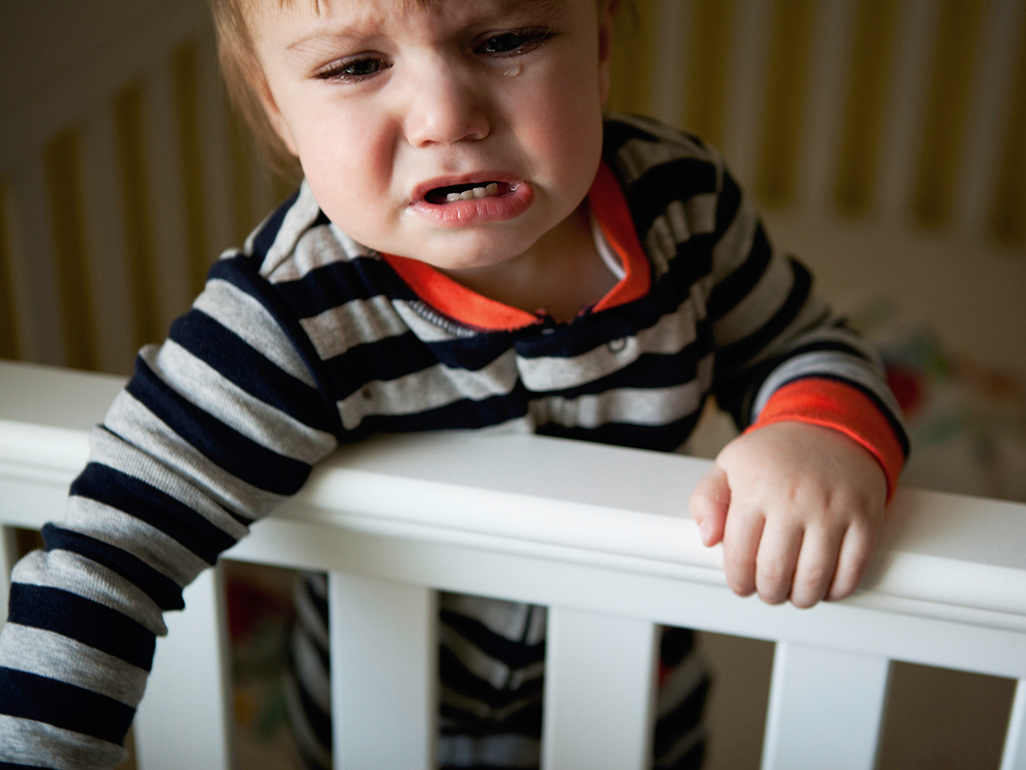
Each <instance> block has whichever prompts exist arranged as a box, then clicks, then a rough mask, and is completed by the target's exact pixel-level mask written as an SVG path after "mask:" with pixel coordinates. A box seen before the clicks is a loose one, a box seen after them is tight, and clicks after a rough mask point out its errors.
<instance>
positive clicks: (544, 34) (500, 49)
mask: <svg viewBox="0 0 1026 770" xmlns="http://www.w3.org/2000/svg"><path fill="white" fill-rule="evenodd" d="M550 37H552V32H551V31H550V30H548V29H514V30H511V31H509V32H502V33H500V34H497V35H492V36H491V37H489V38H487V39H486V40H485V41H484V42H483V43H481V44H480V45H479V46H478V47H477V48H475V49H474V51H475V52H476V53H484V54H492V55H500V56H501V55H504V54H505V55H507V56H509V55H517V54H522V53H527V52H528V51H532V50H534V49H535V48H537V47H538V46H539V45H541V44H542V43H544V42H545V41H546V40H548V39H549V38H550Z"/></svg>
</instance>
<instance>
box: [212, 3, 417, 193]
mask: <svg viewBox="0 0 1026 770" xmlns="http://www.w3.org/2000/svg"><path fill="white" fill-rule="evenodd" d="M274 1H275V2H277V3H278V7H279V8H291V7H292V6H294V5H295V4H296V3H297V2H304V1H305V2H308V3H310V5H312V6H313V7H314V9H315V10H317V11H319V10H320V0H274ZM261 2H266V3H269V2H272V0H210V11H211V14H212V15H213V18H214V29H215V31H216V34H217V55H218V59H219V60H220V63H221V72H222V73H223V75H224V81H225V85H226V87H227V89H228V97H229V99H230V100H231V102H232V105H233V106H234V107H235V109H236V110H238V112H239V114H240V115H241V116H242V117H243V119H244V120H245V121H246V123H247V125H249V128H250V130H251V131H252V132H253V137H254V139H255V140H256V144H257V149H258V150H259V151H260V154H261V156H262V157H263V158H264V160H265V161H266V162H267V164H268V165H269V166H270V167H271V168H272V169H273V170H274V171H276V172H277V173H279V174H282V175H284V176H286V177H291V178H298V177H299V174H300V170H299V163H298V161H297V159H296V158H295V157H294V156H293V155H292V154H291V153H290V152H289V151H288V150H287V149H286V148H285V145H284V144H283V143H282V141H281V138H280V137H279V136H278V134H277V133H276V132H275V130H274V128H272V126H271V122H270V121H269V120H268V118H267V114H266V113H265V112H264V107H263V104H262V103H261V101H260V96H259V94H258V93H257V88H259V79H260V78H262V77H263V75H262V74H261V68H260V62H259V61H258V59H257V54H256V48H255V47H254V45H253V37H252V34H251V28H250V25H249V21H248V18H249V16H248V15H249V14H251V13H252V11H253V9H254V8H255V7H257V4H258V3H261ZM394 2H395V4H396V9H397V10H399V11H403V10H406V9H407V8H411V7H415V6H427V5H430V4H432V3H433V2H435V0H394Z"/></svg>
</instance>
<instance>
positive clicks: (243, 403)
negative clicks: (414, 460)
mask: <svg viewBox="0 0 1026 770" xmlns="http://www.w3.org/2000/svg"><path fill="white" fill-rule="evenodd" d="M604 158H605V160H604V165H603V167H602V169H601V170H600V173H599V176H598V177H597V179H596V184H595V186H594V187H593V189H592V193H591V194H590V196H589V207H590V208H591V211H592V213H593V214H594V216H595V219H596V221H597V223H598V226H599V229H600V231H601V233H602V236H601V238H602V240H604V241H605V242H606V243H607V244H608V245H609V246H610V247H612V249H613V251H614V252H615V253H616V256H617V258H618V260H619V261H620V262H621V264H622V267H623V270H624V273H625V274H624V277H623V279H621V280H620V282H619V283H618V284H617V286H616V287H615V288H614V289H613V290H612V291H611V292H610V294H609V295H607V297H605V298H603V299H602V300H600V301H599V302H598V303H597V304H596V305H595V306H594V307H592V308H589V309H587V310H585V311H583V312H582V313H581V314H580V315H579V316H578V317H577V318H576V319H575V320H574V321H573V322H572V323H556V322H554V321H553V320H552V319H551V318H549V317H547V316H545V315H544V314H528V313H523V312H522V311H519V310H516V309H514V308H505V307H503V306H500V305H498V303H495V302H492V301H491V300H487V299H485V298H483V297H478V296H477V295H473V294H472V293H471V292H469V291H468V290H466V289H463V288H462V287H460V286H458V285H457V284H454V283H452V282H451V281H447V279H444V278H443V277H442V276H441V274H439V273H436V272H434V271H432V270H431V269H430V268H427V267H426V266H423V265H422V263H418V262H414V261H412V260H404V259H401V258H398V257H390V256H388V255H382V254H379V253H377V252H374V251H372V250H369V249H367V248H365V247H363V246H361V245H360V244H358V243H356V242H354V241H353V240H352V239H351V238H349V237H348V236H346V235H345V234H344V233H343V232H341V231H340V230H339V229H338V228H337V227H335V226H334V225H333V224H332V223H331V222H330V221H328V219H327V218H326V217H325V216H324V214H323V213H322V212H321V211H320V209H319V207H318V205H317V202H316V201H315V200H314V199H313V197H312V195H311V192H310V190H309V188H308V187H307V186H306V185H305V184H304V185H303V186H301V187H300V189H299V191H298V192H297V193H296V194H295V195H294V196H293V197H292V198H290V199H289V200H288V201H286V202H285V203H284V204H283V205H282V206H281V207H280V208H279V209H278V210H277V211H276V212H274V214H272V215H271V216H270V217H269V218H268V219H267V220H266V221H265V222H264V223H263V224H262V225H261V226H260V227H259V228H258V229H257V230H256V231H255V232H254V234H253V235H252V236H251V237H250V238H249V239H248V240H247V242H246V244H245V247H244V248H243V249H242V250H241V251H237V252H228V253H226V254H225V255H223V256H222V258H221V259H220V260H219V261H218V262H217V263H216V264H215V265H214V266H213V268H212V269H211V271H210V274H209V279H208V283H207V286H206V288H205V290H204V291H203V293H202V294H201V295H200V297H199V298H198V299H197V300H196V302H195V304H194V306H193V308H192V309H191V310H190V311H189V312H188V313H187V314H186V315H184V316H183V317H182V318H180V319H179V320H178V321H176V322H175V323H174V324H173V326H172V328H171V331H170V334H169V337H168V339H167V341H165V343H164V344H163V345H161V346H160V347H148V348H144V349H143V350H142V351H141V352H140V355H139V357H138V359H137V362H136V371H135V374H134V376H133V377H132V379H131V381H130V382H129V384H128V385H127V387H126V388H125V390H124V391H123V392H122V393H121V394H120V395H119V396H118V398H117V399H116V400H115V402H114V404H113V405H112V407H111V409H110V411H109V413H108V415H107V417H106V418H105V420H104V422H103V424H102V425H100V426H98V427H97V428H96V429H95V430H94V432H93V434H92V438H91V456H90V461H89V464H88V465H87V466H86V468H85V470H84V471H83V472H82V474H81V475H80V476H79V477H78V479H77V480H76V481H75V482H74V484H73V485H72V488H71V494H70V497H69V501H68V508H67V512H66V520H65V521H64V522H63V523H62V524H61V525H59V526H58V525H48V526H47V527H46V528H45V529H44V538H45V541H46V548H45V550H42V551H37V552H34V553H32V554H30V555H28V556H27V557H25V558H24V559H23V560H22V561H21V562H19V564H18V565H17V566H16V568H15V572H14V575H13V578H12V588H11V599H10V610H9V617H8V622H7V624H6V625H5V626H4V628H3V631H2V634H0V761H6V762H8V763H13V764H23V765H42V766H65V765H72V764H74V765H75V766H82V767H104V766H109V765H111V764H114V763H116V762H117V761H119V760H120V759H121V758H122V756H123V750H122V749H121V743H122V741H123V739H124V736H125V733H126V731H127V729H128V726H129V724H130V722H131V719H132V717H133V715H134V711H135V707H136V705H137V704H138V701H139V699H140V698H141V696H142V692H143V687H144V684H145V681H146V676H147V672H148V671H149V668H150V663H151V660H152V655H153V649H154V642H155V637H156V636H158V635H161V634H163V633H165V630H166V629H165V626H164V622H163V619H162V612H163V611H165V610H172V609H180V608H181V607H182V596H181V589H182V587H183V586H185V585H186V584H188V583H189V582H190V581H191V580H192V579H193V578H195V577H196V575H197V574H198V573H199V572H200V571H201V570H203V569H205V568H206V567H208V566H210V565H211V564H213V563H214V562H215V560H216V559H217V557H218V554H220V553H221V552H222V551H223V550H225V549H226V548H228V547H230V546H231V545H232V544H234V543H235V542H236V541H237V540H238V539H239V538H241V537H243V536H244V535H245V534H246V532H247V530H248V527H249V525H250V524H252V523H253V522H254V521H256V520H257V519H259V518H261V517H263V516H265V515H266V514H268V513H269V512H270V511H272V510H273V509H274V508H275V506H276V505H278V504H279V503H280V502H281V501H282V500H283V499H285V498H286V497H287V496H289V495H291V494H293V493H295V492H296V491H297V490H298V489H299V488H300V487H301V486H302V485H303V483H304V482H305V480H306V479H307V477H308V475H309V473H310V470H311V467H312V466H313V465H315V464H316V463H317V462H319V461H320V460H321V459H323V458H324V457H325V456H327V455H328V454H329V453H331V452H332V450H333V449H335V447H336V446H338V444H339V443H340V442H353V441H358V440H360V439H362V438H363V437H365V436H368V435H370V434H373V433H378V432H386V431H387V432H410V431H422V430H432V429H440V428H445V429H453V428H468V429H479V428H493V427H494V428H501V429H508V430H518V431H528V432H536V433H543V434H548V435H554V436H562V437H567V438H577V439H583V440H589V441H599V442H606V443H612V444H619V445H624V446H633V447H645V448H649V449H661V450H672V449H675V448H677V447H679V446H680V445H681V444H682V443H683V442H684V441H685V439H686V438H687V437H688V435H689V433H690V432H691V430H692V429H693V427H694V425H695V423H696V421H697V419H698V415H699V413H700V411H701V409H702V406H703V404H704V402H705V401H706V399H707V398H708V397H709V396H710V395H712V396H714V397H715V399H716V401H717V403H718V404H719V406H720V407H721V408H723V409H726V410H728V411H729V412H730V413H731V414H732V415H733V416H734V418H735V420H736V421H737V423H738V425H739V426H741V427H745V426H747V425H750V424H751V423H752V422H753V421H755V420H756V419H758V417H759V415H760V413H761V412H762V411H763V410H765V409H767V407H768V406H770V407H773V406H774V405H776V413H778V414H779V413H784V414H785V415H788V414H790V415H791V418H795V416H797V418H799V419H800V418H801V416H802V414H801V408H800V407H795V408H790V407H787V405H785V408H783V409H781V408H780V401H779V400H776V401H775V400H774V396H775V394H779V393H783V392H785V391H787V389H788V388H794V387H795V386H796V385H797V386H799V387H801V386H802V383H810V382H811V383H816V382H829V383H835V384H836V383H840V387H841V388H842V391H843V393H845V394H847V395H848V396H850V397H851V398H850V399H848V400H847V401H846V403H849V402H850V403H854V404H856V408H853V409H848V410H847V412H853V413H854V414H855V415H856V416H855V417H854V418H852V419H850V420H849V419H847V418H846V417H843V416H842V417H841V418H838V417H837V416H836V414H834V413H833V412H831V410H830V409H827V412H830V414H827V415H826V417H825V418H824V420H825V422H826V423H830V422H831V420H833V421H834V422H836V423H837V424H838V425H839V426H840V427H842V428H843V429H845V430H846V431H848V432H849V434H850V435H853V436H855V437H856V438H857V439H860V440H863V443H864V444H866V445H867V447H869V448H871V451H874V452H875V453H876V454H877V456H878V457H880V458H881V462H882V463H883V464H884V467H885V469H887V470H888V477H889V479H893V478H894V477H895V476H896V473H897V469H898V468H900V464H901V459H902V455H903V454H904V452H905V450H906V445H905V438H904V433H903V431H902V428H901V426H900V422H899V421H900V417H899V416H898V410H897V408H896V406H895V405H894V404H893V400H892V398H891V396H890V394H889V392H888V391H887V389H886V387H885V385H884V383H883V379H882V376H881V371H880V368H879V366H878V364H877V362H876V360H875V358H874V356H873V354H872V353H871V352H870V351H869V350H868V349H867V348H866V347H865V345H864V344H863V343H862V342H861V341H860V340H859V339H858V338H857V337H856V336H855V335H854V334H852V333H851V332H850V331H848V330H847V329H846V328H845V327H844V326H843V324H842V323H840V322H839V320H838V319H837V318H835V317H834V316H833V315H832V313H831V311H830V309H829V308H828V306H827V305H825V304H824V303H823V302H821V301H820V300H819V299H817V298H816V297H815V295H813V294H812V293H811V279H810V277H809V274H808V272H807V271H806V270H805V269H804V268H803V267H802V266H801V265H800V264H799V263H798V262H796V261H794V260H793V259H789V258H786V257H785V256H783V255H781V254H779V253H777V252H775V251H774V250H773V249H772V248H771V247H770V244H769V242H768V240H767V238H766V235H765V234H764V232H763V229H762V227H761V225H760V223H759V220H758V218H757V216H756V215H755V214H754V212H753V211H752V209H751V208H750V207H749V205H748V204H747V203H746V202H745V200H744V199H743V197H742V195H741V192H740V190H739V188H738V187H737V185H736V184H735V183H734V181H733V180H732V179H731V177H730V176H729V174H728V173H727V172H726V171H725V169H724V167H723V164H722V162H721V160H720V158H719V157H718V156H717V155H716V154H715V153H714V152H713V151H711V150H710V149H709V148H707V147H705V146H703V145H702V144H701V143H699V142H698V141H696V140H694V139H691V138H689V137H686V136H683V135H681V134H679V133H677V132H675V131H671V130H670V129H667V128H665V127H663V126H661V125H659V124H657V123H654V122H649V121H643V120H639V119H616V120H610V121H609V122H608V123H607V126H606V134H605V148H604ZM842 400H844V399H842ZM789 403H791V402H789ZM793 403H794V404H800V403H801V401H800V399H798V400H793ZM859 404H869V405H870V408H869V410H868V411H867V410H866V409H864V408H861V407H859V406H858V405H859ZM789 408H790V411H789ZM841 412H845V414H847V412H846V411H845V410H844V409H842V410H841ZM867 424H868V425H870V427H869V428H866V427H865V426H866V425H867ZM881 425H883V426H884V428H883V429H882V430H881V428H880V426H881ZM867 435H868V436H875V437H876V438H875V439H873V438H869V439H866V438H865V436H867ZM880 436H884V438H882V439H881V438H880ZM454 602H455V600H454ZM455 604H456V605H459V606H455V605H453V606H448V605H447V604H446V603H445V602H443V603H442V607H443V611H445V610H446V609H447V608H448V610H449V611H451V615H450V616H449V621H448V626H449V628H450V629H455V630H453V635H452V636H450V642H451V643H450V644H449V649H450V650H451V651H456V650H463V652H456V653H455V654H456V656H457V658H460V656H462V658H460V660H459V661H458V662H459V664H460V665H463V666H464V667H465V668H468V669H469V670H471V671H473V670H474V668H473V665H474V664H473V662H472V661H471V660H470V659H471V658H473V657H474V656H475V655H476V653H477V652H480V651H481V646H482V645H484V644H485V642H484V641H475V640H477V639H478V638H480V639H484V638H485V637H484V636H483V635H481V634H480V633H479V632H480V626H483V627H485V628H486V629H491V630H494V629H495V628H498V627H502V623H501V622H498V623H496V622H492V621H490V620H489V617H490V616H489V615H488V612H490V610H487V609H486V608H484V607H483V606H481V607H478V608H477V609H475V608H474V606H473V602H472V601H470V600H469V599H468V600H466V601H465V602H463V604H459V602H455ZM508 611H509V612H511V613H518V612H519V613H521V616H522V617H523V620H522V622H521V624H520V627H519V630H520V633H521V639H520V640H519V641H524V642H527V643H528V646H535V647H536V644H534V643H535V642H540V641H541V638H542V637H541V634H542V633H543V632H542V631H541V630H540V629H542V628H543V626H544V623H543V616H539V614H538V613H533V614H532V611H530V610H529V609H526V610H525V609H523V606H522V605H510V608H509V610H508ZM482 613H483V616H482V617H475V616H476V615H481V614H482ZM511 617H512V616H511ZM462 618H467V619H469V620H470V621H475V622H476V623H477V624H478V625H477V626H473V624H472V623H469V622H464V620H462ZM443 620H444V618H443ZM513 625H515V624H513V623H512V621H509V623H508V627H510V628H512V627H513ZM532 629H534V631H532ZM446 633H448V632H446ZM503 633H505V632H503ZM475 634H478V636H477V637H475ZM457 635H458V636H460V637H462V639H463V640H468V639H469V640H470V641H471V642H473V644H471V645H470V646H468V645H464V644H463V642H462V641H461V640H460V639H457ZM502 635H503V634H499V636H502ZM497 654H498V653H493V657H494V656H495V655H497ZM517 654H520V653H517ZM499 657H500V658H501V655H499ZM533 664H534V661H532V660H526V662H525V665H526V666H527V668H530V667H531V666H532V665H533ZM442 668H443V671H444V668H445V658H444V657H443V667H442ZM517 668H524V665H519V666H507V669H517ZM479 673H480V672H479ZM522 677H527V675H526V674H523V675H522ZM525 681H526V680H525ZM443 690H445V685H444V683H443ZM462 695H466V693H462V694H461V693H459V692H456V693H455V695H454V697H453V698H451V699H450V703H453V702H456V701H459V702H460V703H463V704H464V705H466V710H469V711H473V710H474V708H475V707H474V706H473V704H472V703H470V702H469V701H467V700H462V701H460V700H459V697H462ZM457 696H459V697H457ZM468 697H469V696H468ZM471 700H472V698H471ZM667 741H669V739H667ZM669 742H671V743H672V742H673V741H669ZM657 743H658V741H657ZM459 750H460V749H459V748H458V747H455V748H453V749H452V751H454V752H458V751H459Z"/></svg>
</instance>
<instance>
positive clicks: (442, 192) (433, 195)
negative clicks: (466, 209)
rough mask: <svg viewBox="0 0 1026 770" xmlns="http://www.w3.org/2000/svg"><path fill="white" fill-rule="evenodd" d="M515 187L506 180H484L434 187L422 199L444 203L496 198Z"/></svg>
mask: <svg viewBox="0 0 1026 770" xmlns="http://www.w3.org/2000/svg"><path fill="white" fill-rule="evenodd" d="M514 189H515V186H514V185H510V184H508V183H506V182H484V183H481V182H479V183H476V184H457V185H451V186H448V187H436V188H435V189H433V190H430V191H429V192H428V194H427V195H425V196H424V199H425V200H426V201H427V202H428V203H434V204H446V203H455V202H456V201H469V200H474V199H477V198H498V197H501V196H503V195H507V194H509V193H510V192H512V191H513V190H514Z"/></svg>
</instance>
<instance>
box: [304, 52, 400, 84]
mask: <svg viewBox="0 0 1026 770" xmlns="http://www.w3.org/2000/svg"><path fill="white" fill-rule="evenodd" d="M385 69H388V64H386V63H385V62H383V61H382V60H381V59H375V58H373V57H370V56H368V57H364V58H357V59H344V60H342V61H339V62H332V63H331V64H328V65H326V66H324V67H322V68H321V69H319V70H317V71H316V72H315V73H314V77H316V78H317V79H318V80H340V81H343V82H348V81H357V80H363V79H365V78H369V77H371V76H372V75H377V74H378V73H379V72H381V71H383V70H385Z"/></svg>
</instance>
